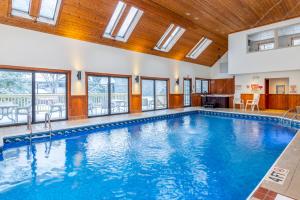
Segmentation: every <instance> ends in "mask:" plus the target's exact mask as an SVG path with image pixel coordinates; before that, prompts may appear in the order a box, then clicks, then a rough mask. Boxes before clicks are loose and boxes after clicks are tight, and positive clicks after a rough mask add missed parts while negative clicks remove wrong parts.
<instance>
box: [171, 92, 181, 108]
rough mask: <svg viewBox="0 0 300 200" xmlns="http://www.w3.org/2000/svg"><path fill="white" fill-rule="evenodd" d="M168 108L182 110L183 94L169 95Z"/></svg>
mask: <svg viewBox="0 0 300 200" xmlns="http://www.w3.org/2000/svg"><path fill="white" fill-rule="evenodd" d="M169 108H171V109H172V108H183V94H170V95H169Z"/></svg>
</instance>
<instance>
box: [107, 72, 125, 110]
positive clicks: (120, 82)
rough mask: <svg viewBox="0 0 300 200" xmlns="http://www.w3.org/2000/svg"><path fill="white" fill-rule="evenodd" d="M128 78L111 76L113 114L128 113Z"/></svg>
mask: <svg viewBox="0 0 300 200" xmlns="http://www.w3.org/2000/svg"><path fill="white" fill-rule="evenodd" d="M128 85H129V84H128V78H118V77H111V79H110V94H111V98H110V99H111V102H110V105H111V106H110V107H111V114H117V113H128V111H129V109H128V107H129V106H128V105H129V101H128V97H129V92H128V88H129V86H128Z"/></svg>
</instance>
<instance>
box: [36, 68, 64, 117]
mask: <svg viewBox="0 0 300 200" xmlns="http://www.w3.org/2000/svg"><path fill="white" fill-rule="evenodd" d="M34 83H35V93H34V94H35V98H34V102H35V106H34V119H35V120H34V121H37V122H38V121H44V120H45V114H46V113H50V115H51V120H59V119H66V118H67V76H66V74H60V73H46V72H41V73H40V72H38V73H35V76H34Z"/></svg>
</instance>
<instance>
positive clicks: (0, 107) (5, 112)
mask: <svg viewBox="0 0 300 200" xmlns="http://www.w3.org/2000/svg"><path fill="white" fill-rule="evenodd" d="M17 107H19V105H17V104H14V103H12V102H8V103H0V111H1V115H2V116H1V118H0V120H2V119H3V118H4V117H7V118H8V119H9V120H11V121H12V122H15V119H14V118H13V117H10V116H9V115H10V114H11V116H12V115H13V113H12V110H13V109H15V108H17Z"/></svg>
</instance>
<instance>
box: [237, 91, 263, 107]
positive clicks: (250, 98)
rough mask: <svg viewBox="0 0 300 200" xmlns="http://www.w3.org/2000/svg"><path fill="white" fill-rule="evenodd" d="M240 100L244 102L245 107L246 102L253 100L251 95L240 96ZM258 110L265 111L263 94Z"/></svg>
mask: <svg viewBox="0 0 300 200" xmlns="http://www.w3.org/2000/svg"><path fill="white" fill-rule="evenodd" d="M241 98H242V99H243V100H244V103H245V105H246V102H247V100H253V94H241ZM259 109H262V110H264V109H266V105H265V95H264V94H261V95H260V99H259Z"/></svg>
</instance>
